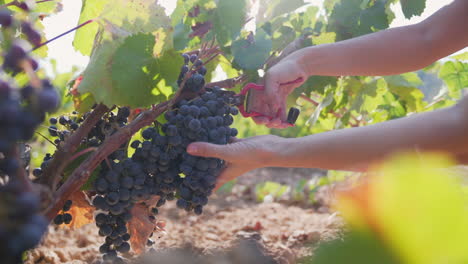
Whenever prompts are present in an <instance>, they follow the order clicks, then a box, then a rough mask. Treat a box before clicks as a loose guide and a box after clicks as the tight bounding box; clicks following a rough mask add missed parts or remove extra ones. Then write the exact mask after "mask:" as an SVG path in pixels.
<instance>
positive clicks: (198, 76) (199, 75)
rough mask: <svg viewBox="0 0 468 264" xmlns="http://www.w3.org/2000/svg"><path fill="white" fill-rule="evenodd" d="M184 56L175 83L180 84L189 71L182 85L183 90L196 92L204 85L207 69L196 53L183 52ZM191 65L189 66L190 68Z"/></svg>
mask: <svg viewBox="0 0 468 264" xmlns="http://www.w3.org/2000/svg"><path fill="white" fill-rule="evenodd" d="M182 56H183V58H184V65H183V66H182V68H181V69H180V74H179V79H178V80H177V84H178V85H179V86H180V85H181V84H182V82H183V80H184V78H185V76H186V74H187V73H188V72H189V71H190V72H191V75H190V77H189V78H188V79H187V81H186V82H185V85H184V87H183V90H184V91H187V92H193V93H198V92H199V91H200V90H201V89H202V88H203V86H205V77H204V76H205V74H206V72H207V69H206V67H205V66H203V61H202V60H200V59H199V58H198V56H197V55H195V54H193V55H191V56H190V55H188V54H183V55H182ZM190 66H191V68H190Z"/></svg>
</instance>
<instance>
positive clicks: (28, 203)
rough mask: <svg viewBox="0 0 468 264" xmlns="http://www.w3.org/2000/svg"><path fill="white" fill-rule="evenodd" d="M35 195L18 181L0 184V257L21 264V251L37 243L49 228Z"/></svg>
mask: <svg viewBox="0 0 468 264" xmlns="http://www.w3.org/2000/svg"><path fill="white" fill-rule="evenodd" d="M39 209H40V203H39V199H38V198H37V196H36V195H34V194H33V193H30V192H24V191H23V190H22V189H21V188H20V186H19V184H17V183H10V184H8V185H4V186H0V223H1V224H0V259H1V260H2V263H6V264H9V263H15V264H16V263H21V262H22V253H23V252H24V251H25V250H28V249H30V248H32V247H34V246H36V245H37V244H38V243H39V241H40V240H41V237H42V235H43V234H44V233H45V232H46V230H47V225H48V222H47V220H46V219H45V218H44V217H43V216H42V215H40V214H39Z"/></svg>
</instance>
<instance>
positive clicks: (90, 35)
mask: <svg viewBox="0 0 468 264" xmlns="http://www.w3.org/2000/svg"><path fill="white" fill-rule="evenodd" d="M157 2H158V1H157V0H114V1H85V2H83V8H82V13H81V16H80V20H79V23H83V22H85V21H87V20H89V19H95V20H96V22H98V23H99V24H97V23H91V24H89V25H86V26H84V27H82V28H80V29H79V30H78V31H77V32H76V35H75V39H74V46H75V48H76V49H77V50H78V51H80V52H81V53H83V54H84V55H89V54H90V52H91V50H92V47H93V40H94V37H95V35H96V33H97V31H98V29H99V25H101V27H106V26H108V25H109V24H112V25H114V27H115V28H118V29H119V30H123V31H127V32H128V34H135V33H139V32H143V33H153V32H155V31H156V30H157V29H159V28H163V29H164V30H165V31H166V32H172V31H173V29H172V27H171V20H170V18H169V17H168V16H166V13H165V12H164V8H163V7H161V6H160V5H159V4H158V3H157ZM122 10H125V12H122Z"/></svg>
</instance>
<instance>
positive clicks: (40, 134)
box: [36, 131, 57, 147]
mask: <svg viewBox="0 0 468 264" xmlns="http://www.w3.org/2000/svg"><path fill="white" fill-rule="evenodd" d="M36 134H38V135H39V136H41V137H42V138H43V139H45V140H46V141H48V142H49V143H50V144H52V145H54V146H55V147H57V144H55V143H54V142H52V140H50V139H48V138H47V137H46V136H44V135H43V134H42V133H40V132H37V131H36Z"/></svg>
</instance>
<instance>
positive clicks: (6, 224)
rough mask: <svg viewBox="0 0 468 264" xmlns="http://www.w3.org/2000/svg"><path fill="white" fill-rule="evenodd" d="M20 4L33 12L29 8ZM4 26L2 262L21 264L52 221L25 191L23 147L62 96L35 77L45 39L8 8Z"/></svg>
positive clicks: (1, 15) (0, 13)
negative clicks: (19, 78)
mask: <svg viewBox="0 0 468 264" xmlns="http://www.w3.org/2000/svg"><path fill="white" fill-rule="evenodd" d="M17 4H18V6H19V7H20V8H22V9H24V10H29V6H28V5H27V4H24V3H23V4H22V5H20V3H19V2H18V3H17ZM0 25H1V30H2V32H1V33H2V44H4V45H3V48H4V49H5V51H6V52H5V53H4V54H2V56H3V64H2V66H1V68H0V76H1V79H0V175H4V179H3V181H2V182H1V183H0V208H1V209H0V259H1V260H2V263H19V262H21V254H22V252H24V251H25V250H27V249H30V248H32V247H33V246H35V245H36V244H37V243H38V242H39V240H40V239H41V236H42V235H43V234H44V232H45V231H46V228H47V221H46V220H45V219H44V218H43V217H42V216H41V215H39V209H40V208H39V207H40V202H39V197H38V196H37V195H36V194H34V193H31V192H28V191H27V189H24V188H21V186H22V184H21V182H20V181H19V179H18V178H19V175H20V174H19V173H24V171H22V170H23V168H21V157H20V155H21V154H20V153H19V152H20V151H19V149H20V148H19V147H18V146H19V145H20V144H22V142H24V141H28V140H30V139H31V138H32V137H33V136H34V132H35V130H36V128H37V127H38V126H39V125H40V124H41V123H42V122H43V121H44V119H45V116H46V113H49V112H52V111H54V110H55V109H57V108H58V106H59V104H60V97H59V94H58V93H57V92H56V90H55V89H54V87H53V85H52V84H51V83H50V82H49V81H48V80H47V79H43V80H41V79H39V78H38V77H37V76H36V74H35V71H36V70H37V69H38V66H39V65H38V63H37V61H36V60H35V59H34V58H33V57H32V56H31V53H30V50H31V44H32V45H35V46H36V45H39V44H40V42H41V35H40V34H39V33H38V32H37V31H36V30H35V29H34V27H33V26H32V24H31V23H30V22H29V21H19V20H18V19H15V17H14V16H13V14H12V13H11V12H10V11H9V10H7V9H6V8H4V9H2V10H0ZM18 32H21V33H22V35H18ZM18 36H24V37H25V39H20V38H18ZM28 42H29V43H28ZM21 72H25V73H26V75H27V76H29V77H30V83H28V84H27V85H25V86H24V87H22V88H21V89H20V88H19V87H18V85H17V84H16V83H15V81H14V79H13V77H14V76H15V75H17V74H18V73H21ZM23 165H25V166H24V167H27V164H23ZM23 177H24V176H23Z"/></svg>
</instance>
